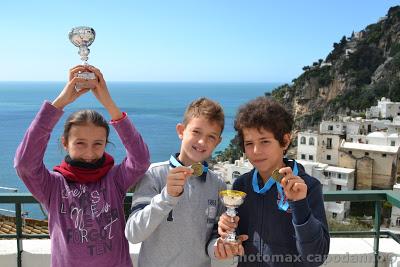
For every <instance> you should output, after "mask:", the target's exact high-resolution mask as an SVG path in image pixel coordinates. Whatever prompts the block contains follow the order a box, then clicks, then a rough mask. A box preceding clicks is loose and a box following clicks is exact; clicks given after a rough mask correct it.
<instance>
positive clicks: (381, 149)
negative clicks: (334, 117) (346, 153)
mask: <svg viewBox="0 0 400 267" xmlns="http://www.w3.org/2000/svg"><path fill="white" fill-rule="evenodd" d="M340 147H341V148H345V149H355V150H363V151H364V150H365V151H375V152H382V153H391V154H397V153H398V151H399V146H384V145H371V144H362V143H351V142H343V143H342V144H341V145H340Z"/></svg>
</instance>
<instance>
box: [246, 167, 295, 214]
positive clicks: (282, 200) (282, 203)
mask: <svg viewBox="0 0 400 267" xmlns="http://www.w3.org/2000/svg"><path fill="white" fill-rule="evenodd" d="M298 174H299V169H298V168H297V163H296V161H294V160H293V175H295V176H297V175H298ZM257 177H258V170H257V169H255V170H254V173H253V179H252V185H253V191H254V192H256V193H258V194H264V193H265V192H267V191H268V190H269V189H271V187H272V186H273V185H274V184H276V188H277V189H278V194H279V196H280V200H279V203H278V208H279V209H280V210H283V211H287V209H288V208H289V203H288V202H287V201H285V192H284V191H283V187H282V185H281V184H280V183H278V182H277V181H275V179H274V178H272V177H271V176H270V177H269V179H268V181H267V182H266V183H265V184H264V186H263V188H261V189H260V187H259V186H258V179H257Z"/></svg>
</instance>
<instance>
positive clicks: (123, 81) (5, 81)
mask: <svg viewBox="0 0 400 267" xmlns="http://www.w3.org/2000/svg"><path fill="white" fill-rule="evenodd" d="M7 82H11V83H18V82H20V83H26V82H29V83H36V82H37V83H41V82H56V83H64V82H66V81H65V80H60V81H56V80H47V81H44V80H43V81H39V80H32V81H29V80H23V81H18V80H0V83H7ZM110 82H120V83H276V84H285V83H287V84H289V83H288V82H276V81H272V82H270V81H268V82H267V81H128V80H108V81H107V83H110Z"/></svg>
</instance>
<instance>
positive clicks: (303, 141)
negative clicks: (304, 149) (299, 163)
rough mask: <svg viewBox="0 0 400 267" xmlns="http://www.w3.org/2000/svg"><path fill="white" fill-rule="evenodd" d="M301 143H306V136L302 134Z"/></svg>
mask: <svg viewBox="0 0 400 267" xmlns="http://www.w3.org/2000/svg"><path fill="white" fill-rule="evenodd" d="M300 144H302V145H305V144H306V138H305V137H304V136H302V137H301V138H300Z"/></svg>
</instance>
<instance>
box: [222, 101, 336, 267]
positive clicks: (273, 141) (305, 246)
mask: <svg viewBox="0 0 400 267" xmlns="http://www.w3.org/2000/svg"><path fill="white" fill-rule="evenodd" d="M292 127H293V118H292V116H291V115H290V114H289V113H288V112H287V111H286V110H285V109H284V108H283V107H282V106H281V105H280V104H279V103H277V102H275V101H273V100H272V99H269V98H267V97H259V98H257V99H255V100H253V101H250V102H249V103H247V104H245V105H244V106H242V107H241V108H240V109H239V111H238V113H237V115H236V119H235V130H236V131H237V132H238V136H239V140H240V143H241V146H242V148H243V149H244V152H245V154H246V156H247V158H248V159H249V161H250V162H251V164H252V165H253V166H254V169H253V170H252V171H250V172H248V173H245V174H243V175H242V176H240V177H238V178H237V179H236V180H235V182H234V184H233V189H235V190H240V191H243V192H245V193H246V194H247V195H246V198H245V200H244V203H243V204H242V205H241V206H240V207H239V208H238V209H237V210H238V216H236V218H235V219H234V221H231V219H230V217H228V216H227V215H226V214H223V215H222V216H221V217H220V221H219V223H218V225H219V228H218V232H219V234H220V235H221V236H222V237H225V236H226V235H227V233H228V232H230V231H232V230H233V229H235V228H236V226H238V232H239V233H240V234H243V235H241V236H240V238H239V241H238V242H237V243H236V244H233V245H231V246H227V245H226V242H223V241H222V240H221V239H220V240H218V242H217V246H216V247H215V256H216V257H217V258H227V257H229V256H232V255H234V254H236V255H242V254H243V252H244V256H242V257H240V258H239V264H238V266H240V267H243V266H319V265H321V264H322V263H323V262H324V260H325V258H326V256H327V254H328V251H329V243H330V242H329V232H328V226H327V221H326V216H325V210H324V203H323V198H322V185H321V183H320V182H319V181H318V180H317V179H315V178H314V177H311V176H309V175H308V174H306V173H305V172H304V169H303V167H302V166H301V165H300V164H297V163H296V161H294V160H288V159H287V158H285V157H284V155H285V154H286V151H287V149H288V147H289V144H290V133H291V131H292ZM239 217H240V222H239ZM247 238H248V240H246V239H247ZM241 241H244V242H243V246H242V244H241ZM243 249H244V251H243Z"/></svg>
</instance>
